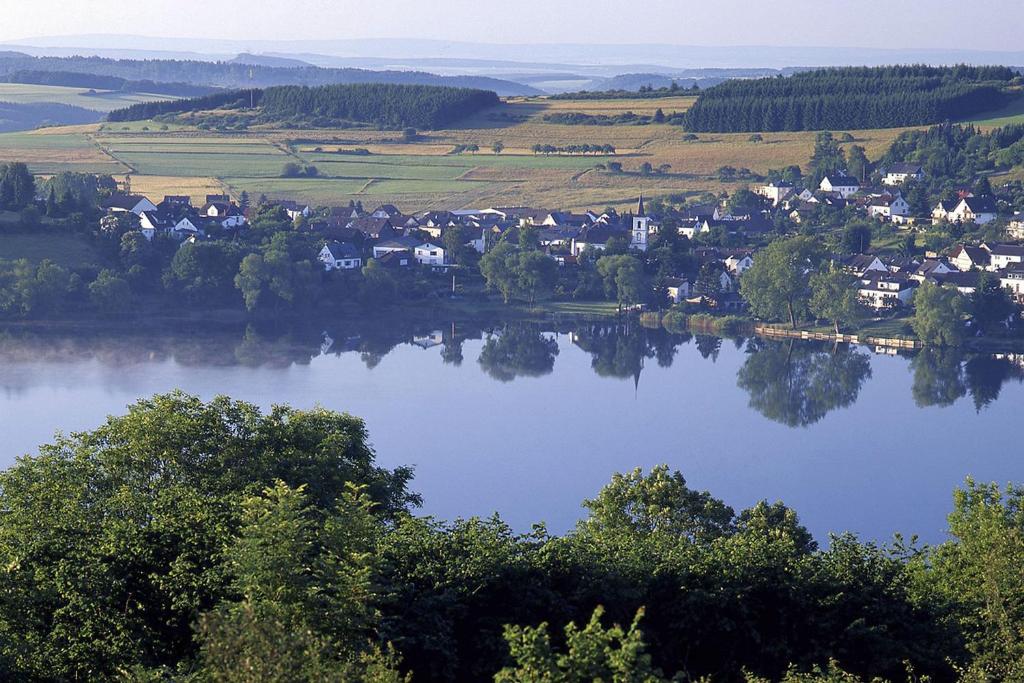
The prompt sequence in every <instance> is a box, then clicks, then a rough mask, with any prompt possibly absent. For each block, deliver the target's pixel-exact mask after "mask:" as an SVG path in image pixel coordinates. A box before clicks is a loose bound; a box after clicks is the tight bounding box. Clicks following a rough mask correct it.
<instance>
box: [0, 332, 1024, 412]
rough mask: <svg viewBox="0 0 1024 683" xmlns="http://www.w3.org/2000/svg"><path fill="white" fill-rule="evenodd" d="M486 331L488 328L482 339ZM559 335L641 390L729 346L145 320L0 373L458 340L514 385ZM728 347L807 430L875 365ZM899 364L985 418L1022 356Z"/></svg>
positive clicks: (680, 340) (40, 346)
mask: <svg viewBox="0 0 1024 683" xmlns="http://www.w3.org/2000/svg"><path fill="white" fill-rule="evenodd" d="M325 327H326V329H325ZM485 329H486V330H489V331H488V332H487V333H486V335H485ZM556 334H566V335H567V336H568V339H569V340H570V342H571V343H572V344H573V345H574V346H575V347H576V348H578V349H580V350H582V351H584V352H585V353H587V354H589V356H590V365H591V368H592V369H593V371H594V373H595V374H597V375H598V376H600V377H607V378H613V379H626V380H628V379H632V380H633V382H634V384H635V385H636V386H637V387H639V382H640V377H641V374H642V373H643V371H644V368H645V364H646V363H648V362H651V361H652V360H656V362H657V365H658V366H659V367H662V368H669V367H671V366H672V364H673V363H674V362H675V360H676V359H677V358H678V357H679V356H680V354H683V353H693V352H696V353H697V354H699V355H700V357H701V358H704V359H706V360H710V361H712V362H715V361H716V360H718V359H719V358H720V356H721V354H722V352H723V345H724V341H723V339H722V338H720V337H715V336H710V335H704V334H702V335H697V336H696V337H694V336H691V335H690V334H689V333H688V332H686V331H685V330H673V331H671V332H670V331H667V330H665V329H663V328H661V327H656V328H650V327H644V326H642V325H640V324H638V323H637V322H636V321H632V320H630V321H622V322H617V323H608V322H589V323H580V322H575V323H573V322H567V323H563V324H552V323H526V322H508V323H499V324H497V325H494V326H491V327H486V326H485V325H483V324H481V323H474V322H458V323H453V322H450V321H447V322H437V321H422V320H420V321H416V320H404V319H397V320H396V319H387V318H381V319H373V318H366V319H360V320H346V321H336V322H331V323H328V324H327V325H326V326H323V325H314V324H311V325H308V326H289V327H275V326H256V325H241V326H228V325H221V326H211V325H205V326H204V325H200V324H197V325H195V326H193V327H187V326H186V327H183V326H177V325H176V326H175V327H173V328H167V327H160V326H158V325H155V324H149V325H140V326H138V327H127V326H125V327H121V328H111V329H106V330H100V331H97V330H88V331H83V330H71V331H68V330H63V331H59V330H52V329H41V330H31V329H26V328H18V329H17V330H6V331H0V365H4V364H6V365H8V366H12V367H13V366H15V365H17V364H19V363H69V362H75V361H82V360H97V361H99V362H100V363H102V364H103V365H106V366H110V367H129V366H132V365H142V364H146V363H153V362H167V361H173V362H175V363H177V364H179V365H181V366H184V367H188V368H192V367H231V366H243V367H251V368H256V367H271V368H285V367H288V366H291V365H308V364H310V363H311V362H312V361H313V360H314V359H316V358H317V357H321V356H341V355H345V354H358V355H359V357H360V359H361V360H362V362H363V363H364V364H365V365H366V367H367V368H368V369H373V368H374V367H376V366H377V364H379V363H380V362H381V361H382V360H383V359H384V358H385V357H386V356H387V355H388V354H389V353H391V352H392V351H394V350H395V349H396V348H398V347H401V346H405V345H409V344H411V343H413V342H414V341H415V340H417V339H426V340H428V343H427V345H426V346H424V348H429V349H431V352H430V355H431V356H432V357H433V358H435V359H436V358H437V356H434V355H433V354H435V353H438V351H440V353H439V355H440V359H441V361H442V362H443V363H444V364H445V365H450V366H459V365H461V364H462V363H463V362H464V360H465V357H464V354H465V342H466V341H468V340H484V341H483V345H482V348H481V350H480V355H479V362H478V365H479V367H480V369H481V370H482V371H484V373H485V374H486V375H487V376H488V377H491V378H493V379H495V380H497V381H500V382H510V381H512V380H514V379H516V378H519V377H540V376H543V375H547V374H550V373H552V372H553V371H554V368H555V360H556V358H557V356H558V351H559V343H558V340H557V339H556V338H555V335H556ZM732 341H733V343H734V345H735V347H736V348H737V349H742V348H744V346H746V348H747V351H748V355H747V357H746V359H745V361H744V362H743V364H742V366H741V367H740V368H739V370H738V371H737V377H736V381H737V385H738V386H739V387H740V388H742V389H743V390H744V391H746V392H747V393H748V394H749V403H750V406H751V407H752V408H754V409H755V410H757V411H759V412H760V413H761V414H762V415H764V416H765V417H767V418H769V419H771V420H774V421H776V422H779V423H781V424H785V425H789V426H792V427H806V426H808V425H812V424H814V423H816V422H818V421H820V420H821V419H822V418H824V417H825V415H827V414H828V413H829V412H830V411H832V410H836V409H838V408H843V407H847V406H850V405H852V404H853V402H854V401H856V399H857V397H858V394H859V392H860V389H861V387H862V386H863V384H864V382H865V381H866V380H867V379H868V378H869V377H870V376H871V362H870V357H869V356H868V354H867V353H866V352H865V351H864V350H863V349H862V348H850V347H847V346H845V345H839V346H837V347H832V346H827V345H822V344H820V343H814V342H803V341H796V340H794V341H792V342H776V341H767V340H761V339H756V338H755V339H751V340H745V339H743V338H736V339H733V340H732ZM691 342H692V345H691V344H690V343H691ZM437 346H440V349H437ZM687 347H689V348H687ZM904 362H906V363H907V364H908V369H909V370H910V371H911V372H912V373H913V384H912V387H911V395H912V397H913V399H914V402H915V403H916V405H917V406H919V407H922V408H925V407H933V406H935V407H942V406H949V405H952V404H954V403H956V402H957V401H958V400H960V399H961V398H963V397H965V396H968V395H969V396H970V397H971V399H972V401H973V403H974V407H975V409H976V410H977V411H979V412H980V411H981V410H982V409H984V408H986V407H988V406H990V405H991V404H992V403H993V402H995V401H996V400H997V399H998V398H999V397H1000V393H1001V391H1002V388H1003V386H1004V385H1005V384H1006V382H1008V381H1011V380H1015V381H1017V382H1021V381H1024V355H1016V356H1014V355H1012V354H1010V355H1005V354H1004V355H993V354H967V353H964V352H963V351H962V350H959V349H940V348H927V349H923V350H922V351H920V352H918V353H916V354H914V355H913V356H911V357H910V358H909V359H907V360H904ZM5 388H7V389H8V390H9V389H10V386H7V385H5Z"/></svg>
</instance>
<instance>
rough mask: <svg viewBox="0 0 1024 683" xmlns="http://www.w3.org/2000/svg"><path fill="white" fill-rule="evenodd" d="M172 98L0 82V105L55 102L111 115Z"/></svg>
mask: <svg viewBox="0 0 1024 683" xmlns="http://www.w3.org/2000/svg"><path fill="white" fill-rule="evenodd" d="M169 99H174V98H172V97H167V96H165V95H145V94H140V93H123V92H117V91H105V90H99V91H90V90H89V89H88V88H65V87H63V86H56V85H34V84H28V83H0V102H14V103H16V104H28V103H34V102H56V103H57V104H70V105H73V106H75V107H82V108H83V109H92V110H93V111H100V112H104V113H106V112H110V111H113V110H115V109H121V108H123V107H128V106H131V105H133V104H138V103H139V102H152V101H155V100H169Z"/></svg>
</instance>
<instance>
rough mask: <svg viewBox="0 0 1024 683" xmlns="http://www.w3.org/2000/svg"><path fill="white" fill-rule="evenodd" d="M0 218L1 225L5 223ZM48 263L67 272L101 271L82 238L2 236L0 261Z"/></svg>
mask: <svg viewBox="0 0 1024 683" xmlns="http://www.w3.org/2000/svg"><path fill="white" fill-rule="evenodd" d="M2 218H3V217H0V222H3V219H2ZM22 258H23V259H28V260H29V261H31V262H33V263H39V262H40V261H44V260H49V261H53V262H54V263H56V264H57V265H60V266H64V267H66V268H98V267H100V265H101V258H100V256H99V255H98V254H97V253H96V251H95V250H94V249H93V248H92V247H91V246H90V245H89V244H88V243H87V242H86V241H85V240H84V239H83V238H82V237H80V236H78V235H66V234H61V233H55V232H52V231H47V232H45V233H40V234H32V233H4V234H3V235H0V259H12V260H13V259H22Z"/></svg>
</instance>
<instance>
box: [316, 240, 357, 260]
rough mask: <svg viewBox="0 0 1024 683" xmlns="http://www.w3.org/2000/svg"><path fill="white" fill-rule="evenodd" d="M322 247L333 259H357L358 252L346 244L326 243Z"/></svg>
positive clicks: (352, 246)
mask: <svg viewBox="0 0 1024 683" xmlns="http://www.w3.org/2000/svg"><path fill="white" fill-rule="evenodd" d="M324 246H325V247H326V248H327V250H328V251H329V252H331V256H333V257H334V258H335V259H353V258H359V250H358V249H356V247H355V245H353V244H350V243H348V242H328V243H327V244H326V245H324Z"/></svg>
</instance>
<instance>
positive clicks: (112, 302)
mask: <svg viewBox="0 0 1024 683" xmlns="http://www.w3.org/2000/svg"><path fill="white" fill-rule="evenodd" d="M89 301H90V302H92V305H93V306H95V307H96V309H97V310H98V311H99V312H100V313H101V314H103V315H111V316H116V315H122V314H123V313H125V312H127V311H128V310H129V309H131V306H132V288H131V286H130V285H129V284H128V281H127V280H125V279H124V278H122V277H120V276H119V275H118V274H117V273H115V272H114V271H112V270H107V269H105V270H101V271H100V274H99V275H98V276H97V277H96V279H95V280H93V281H92V282H91V283H89Z"/></svg>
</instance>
